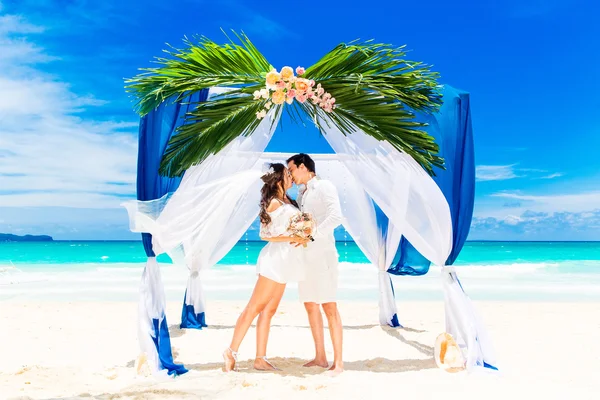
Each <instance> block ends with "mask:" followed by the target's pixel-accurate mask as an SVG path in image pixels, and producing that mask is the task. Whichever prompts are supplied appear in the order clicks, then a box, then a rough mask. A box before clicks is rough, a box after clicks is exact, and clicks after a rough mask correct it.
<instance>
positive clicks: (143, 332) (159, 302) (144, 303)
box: [138, 257, 167, 375]
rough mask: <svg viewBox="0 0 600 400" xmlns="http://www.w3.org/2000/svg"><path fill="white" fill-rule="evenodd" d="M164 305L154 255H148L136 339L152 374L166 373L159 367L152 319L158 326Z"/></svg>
mask: <svg viewBox="0 0 600 400" xmlns="http://www.w3.org/2000/svg"><path fill="white" fill-rule="evenodd" d="M165 306H166V301H165V290H164V287H163V284H162V279H161V276H160V268H159V267H158V263H157V262H156V258H155V257H148V261H147V262H146V266H145V268H144V272H143V274H142V281H141V283H140V302H139V304H138V340H139V343H140V350H141V353H142V354H145V356H146V362H147V363H148V367H149V368H150V372H151V373H152V374H154V375H166V373H167V371H166V370H165V369H162V367H161V363H160V359H159V357H158V351H157V348H156V345H155V344H154V340H156V339H157V338H156V335H157V332H156V331H155V330H154V325H153V320H155V319H156V320H158V321H159V326H160V323H161V322H162V320H163V319H164V318H165ZM153 339H154V340H153ZM138 362H139V360H138Z"/></svg>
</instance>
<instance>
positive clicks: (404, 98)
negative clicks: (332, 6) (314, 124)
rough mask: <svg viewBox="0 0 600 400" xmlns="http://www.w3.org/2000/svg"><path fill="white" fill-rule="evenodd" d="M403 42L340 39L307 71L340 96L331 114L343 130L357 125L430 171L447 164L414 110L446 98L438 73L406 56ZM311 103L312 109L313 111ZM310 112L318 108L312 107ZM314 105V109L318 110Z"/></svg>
mask: <svg viewBox="0 0 600 400" xmlns="http://www.w3.org/2000/svg"><path fill="white" fill-rule="evenodd" d="M405 55H406V53H405V51H404V48H403V47H399V48H394V47H392V46H391V45H387V44H374V43H371V42H365V43H353V44H348V45H347V44H340V45H338V46H336V47H335V48H334V49H333V50H332V51H330V52H329V53H328V54H326V55H325V56H324V57H323V58H322V59H321V60H319V61H318V62H317V63H316V64H315V65H313V66H312V67H310V68H308V69H307V70H306V73H305V76H306V77H308V78H311V79H314V80H315V81H317V82H318V83H321V85H322V86H323V87H324V88H325V89H326V90H327V92H329V93H331V95H332V96H333V97H335V99H336V105H337V108H336V109H335V111H334V112H333V113H331V114H329V116H330V117H331V119H332V120H333V121H334V122H335V123H336V124H337V125H338V126H339V127H340V129H341V130H342V132H343V133H344V134H351V132H352V128H353V126H354V125H355V126H357V127H359V128H360V129H361V130H363V131H364V132H365V133H366V134H368V135H370V136H372V137H374V138H375V139H377V140H385V141H388V142H389V143H390V144H392V146H394V147H395V148H396V149H398V150H400V151H403V152H405V153H406V154H409V155H410V156H411V157H413V158H414V159H415V160H416V161H417V162H418V163H419V164H421V166H422V167H423V168H424V169H425V170H426V171H427V172H428V173H430V174H432V175H435V172H434V169H433V167H440V168H443V165H444V160H443V159H442V158H441V157H439V156H438V155H437V153H438V152H439V147H438V145H437V144H436V143H435V140H434V138H433V137H431V136H430V135H428V134H427V133H426V132H425V131H424V130H423V128H424V127H425V126H426V124H425V123H422V122H419V121H416V120H415V114H414V111H420V112H426V113H431V112H435V111H436V110H438V109H439V106H440V105H441V103H442V99H441V94H440V90H439V89H440V87H439V85H438V83H437V79H438V74H437V73H435V72H431V71H430V70H429V67H427V66H424V65H422V64H420V63H416V62H410V61H405V60H404V59H403V58H404V56H405ZM311 109H313V111H310V110H311ZM305 110H306V111H307V112H308V113H311V112H312V113H313V115H312V116H313V117H314V112H316V111H318V110H316V109H314V108H311V107H308V108H307V109H305ZM315 110H316V111H315Z"/></svg>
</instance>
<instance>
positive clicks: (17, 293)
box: [0, 260, 600, 301]
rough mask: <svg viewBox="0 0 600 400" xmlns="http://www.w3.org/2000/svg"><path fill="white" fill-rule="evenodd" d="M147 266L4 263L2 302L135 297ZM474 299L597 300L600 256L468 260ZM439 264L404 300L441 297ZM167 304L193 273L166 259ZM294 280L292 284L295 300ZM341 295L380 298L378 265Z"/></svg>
mask: <svg viewBox="0 0 600 400" xmlns="http://www.w3.org/2000/svg"><path fill="white" fill-rule="evenodd" d="M143 268H144V263H136V264H132V263H104V264H99V263H98V264H80V265H77V264H69V265H67V266H65V265H57V264H46V265H44V264H35V265H19V267H15V266H13V265H8V266H7V265H0V287H2V289H1V290H0V292H2V294H1V295H0V299H2V298H15V297H16V298H24V299H32V298H36V299H42V298H43V299H58V298H61V299H68V300H78V299H94V300H131V301H137V297H138V291H139V283H140V278H141V275H142V271H143ZM456 269H457V271H458V275H459V277H460V279H461V282H462V283H463V286H464V287H465V290H466V291H467V293H468V294H469V295H470V296H471V297H472V298H474V299H478V300H494V299H502V300H505V299H537V300H556V299H567V300H568V299H573V300H575V299H598V300H600V261H598V260H584V261H557V262H552V261H548V262H540V263H514V264H509V265H507V264H470V265H462V266H457V267H456ZM440 270H441V268H440V267H431V268H430V271H429V273H428V274H426V275H424V276H417V277H413V276H392V281H393V283H394V287H395V292H396V297H397V299H398V300H399V301H401V300H411V299H413V300H414V299H419V300H420V299H436V300H440V299H441V295H442V293H441V283H440ZM161 276H162V279H163V283H164V286H165V292H166V295H167V299H168V300H169V301H181V299H182V298H183V293H184V291H185V286H186V281H187V276H188V272H187V270H186V269H185V268H183V267H181V266H177V265H173V264H161ZM203 281H204V287H205V290H206V295H207V299H208V300H210V299H219V300H227V299H232V300H238V299H247V298H249V296H250V294H251V292H252V289H253V286H254V284H255V282H256V267H255V266H254V265H246V264H241V265H217V266H215V267H213V268H212V269H210V270H208V271H205V272H204V273H203ZM295 291H296V285H295V284H290V285H288V292H290V293H292V294H291V295H286V297H288V298H289V297H290V296H291V297H293V293H295ZM339 294H340V299H341V300H352V299H372V300H374V301H376V300H377V296H378V278H377V269H376V268H375V267H374V266H373V265H371V264H357V263H345V262H342V263H340V273H339Z"/></svg>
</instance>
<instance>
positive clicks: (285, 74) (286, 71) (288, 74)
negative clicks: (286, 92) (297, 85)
mask: <svg viewBox="0 0 600 400" xmlns="http://www.w3.org/2000/svg"><path fill="white" fill-rule="evenodd" d="M293 77H294V70H293V69H292V67H283V68H281V79H283V80H284V81H289V80H290V79H291V78H293Z"/></svg>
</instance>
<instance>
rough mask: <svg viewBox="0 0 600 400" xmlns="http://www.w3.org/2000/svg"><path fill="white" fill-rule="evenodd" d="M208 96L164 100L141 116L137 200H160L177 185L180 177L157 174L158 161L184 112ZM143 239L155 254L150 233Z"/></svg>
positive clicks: (197, 95) (205, 91) (148, 252)
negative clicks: (176, 100) (174, 101)
mask: <svg viewBox="0 0 600 400" xmlns="http://www.w3.org/2000/svg"><path fill="white" fill-rule="evenodd" d="M207 98H208V89H204V90H201V91H200V92H198V93H194V94H192V95H190V96H188V97H186V98H185V99H183V100H182V101H181V102H177V103H170V102H169V101H165V102H163V103H161V105H160V106H158V107H157V108H156V109H155V110H153V111H152V112H150V113H148V114H147V115H146V116H144V117H143V118H142V119H141V121H140V130H139V147H138V168H137V199H138V200H154V199H159V198H161V197H162V196H164V195H165V194H167V193H169V192H174V191H175V190H176V189H177V187H179V183H180V182H181V178H179V177H178V178H168V177H165V176H161V175H159V173H158V168H159V166H160V161H161V159H162V156H163V153H164V152H165V149H166V148H167V144H168V143H169V140H170V139H171V136H173V134H174V133H175V130H176V129H177V127H179V126H180V125H182V124H183V122H184V116H185V114H186V113H187V112H190V111H192V110H193V109H194V107H195V104H196V103H199V102H203V101H206V99H207ZM142 241H143V243H144V250H145V251H146V255H147V256H148V257H154V256H155V254H154V251H152V236H151V235H150V234H148V233H142Z"/></svg>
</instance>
